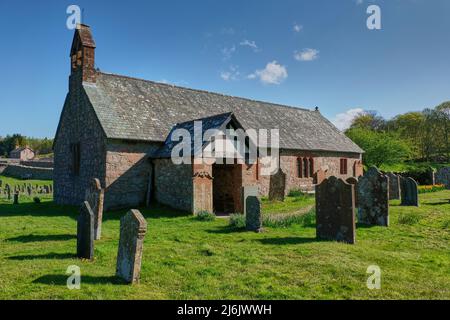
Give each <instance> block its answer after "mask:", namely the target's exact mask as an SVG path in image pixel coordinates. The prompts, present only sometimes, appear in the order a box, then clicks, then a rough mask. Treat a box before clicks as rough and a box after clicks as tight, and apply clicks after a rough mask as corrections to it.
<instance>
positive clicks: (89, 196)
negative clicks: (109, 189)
mask: <svg viewBox="0 0 450 320" xmlns="http://www.w3.org/2000/svg"><path fill="white" fill-rule="evenodd" d="M103 199H104V191H103V189H102V187H101V185H100V180H99V179H93V180H92V182H91V184H90V185H89V188H88V189H87V190H86V194H85V200H86V201H87V202H89V205H90V206H91V209H92V211H93V212H94V239H95V240H100V238H101V234H102V220H103Z"/></svg>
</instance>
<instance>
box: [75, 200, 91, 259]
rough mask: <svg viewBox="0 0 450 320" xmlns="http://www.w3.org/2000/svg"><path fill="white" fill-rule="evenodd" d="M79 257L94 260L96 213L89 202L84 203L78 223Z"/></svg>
mask: <svg viewBox="0 0 450 320" xmlns="http://www.w3.org/2000/svg"><path fill="white" fill-rule="evenodd" d="M77 257H78V258H80V259H88V260H92V259H94V213H93V212H92V209H91V206H90V205H89V203H88V202H87V201H85V202H83V204H82V205H81V208H80V214H79V215H78V223H77Z"/></svg>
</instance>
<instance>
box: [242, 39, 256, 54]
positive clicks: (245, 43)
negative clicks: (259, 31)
mask: <svg viewBox="0 0 450 320" xmlns="http://www.w3.org/2000/svg"><path fill="white" fill-rule="evenodd" d="M239 45H241V46H243V47H250V48H252V49H253V51H255V52H258V51H259V48H258V46H257V45H256V42H255V41H250V40H247V39H246V40H244V41H242V42H241V43H240V44H239Z"/></svg>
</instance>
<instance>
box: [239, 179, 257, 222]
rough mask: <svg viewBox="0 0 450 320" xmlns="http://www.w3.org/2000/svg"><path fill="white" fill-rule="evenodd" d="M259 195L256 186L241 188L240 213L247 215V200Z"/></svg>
mask: <svg viewBox="0 0 450 320" xmlns="http://www.w3.org/2000/svg"><path fill="white" fill-rule="evenodd" d="M258 195H259V188H258V186H245V187H242V188H241V203H242V213H243V214H244V215H245V214H247V209H246V208H247V202H246V201H247V198H248V197H251V196H253V197H257V196H258Z"/></svg>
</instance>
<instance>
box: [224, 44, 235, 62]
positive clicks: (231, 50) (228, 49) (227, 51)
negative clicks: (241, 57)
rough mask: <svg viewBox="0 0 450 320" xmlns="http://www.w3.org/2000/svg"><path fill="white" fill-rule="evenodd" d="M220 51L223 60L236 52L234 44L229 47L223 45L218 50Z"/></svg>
mask: <svg viewBox="0 0 450 320" xmlns="http://www.w3.org/2000/svg"><path fill="white" fill-rule="evenodd" d="M220 52H221V53H222V57H223V60H229V59H231V57H232V56H233V54H234V53H235V52H236V46H235V45H233V46H231V47H225V48H223V49H222V50H220Z"/></svg>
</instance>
